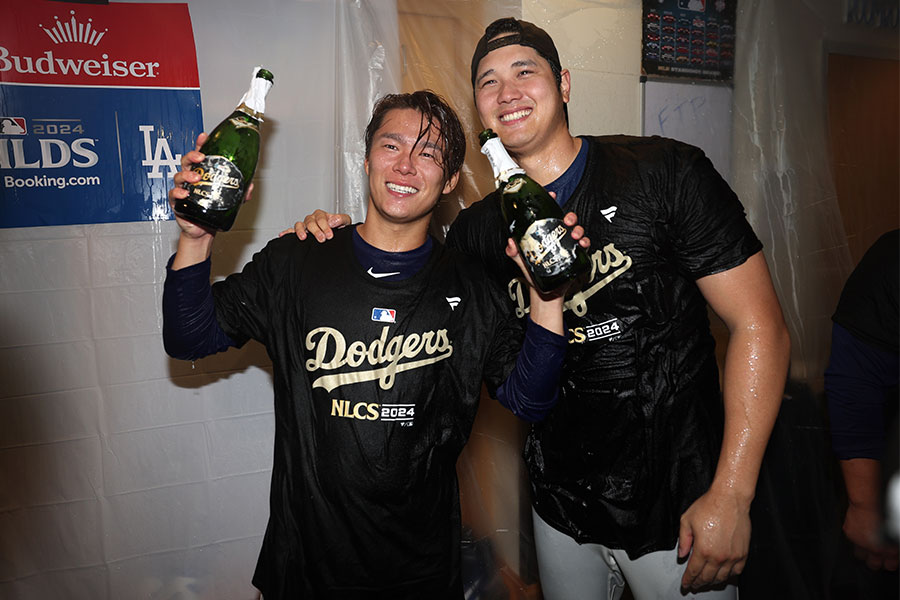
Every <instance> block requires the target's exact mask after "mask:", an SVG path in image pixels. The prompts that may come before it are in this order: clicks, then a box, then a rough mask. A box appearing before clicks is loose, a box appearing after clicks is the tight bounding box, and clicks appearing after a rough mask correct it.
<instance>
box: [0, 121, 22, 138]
mask: <svg viewBox="0 0 900 600" xmlns="http://www.w3.org/2000/svg"><path fill="white" fill-rule="evenodd" d="M27 133H28V126H27V125H26V124H25V117H0V135H25V134H27Z"/></svg>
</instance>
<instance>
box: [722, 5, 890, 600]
mask: <svg viewBox="0 0 900 600" xmlns="http://www.w3.org/2000/svg"><path fill="white" fill-rule="evenodd" d="M847 6H848V4H847V3H845V2H840V1H838V0H832V1H828V2H813V1H810V0H741V1H740V2H739V3H738V21H737V51H736V63H735V75H734V115H733V132H734V133H733V153H734V154H733V160H732V164H733V165H734V170H733V174H734V175H733V180H734V189H735V191H736V192H737V194H738V196H739V197H740V198H741V200H742V202H743V203H744V206H745V207H746V209H747V213H748V215H749V219H750V221H751V223H752V224H753V227H754V229H755V230H756V232H757V235H759V237H760V239H762V241H763V244H764V247H765V254H766V259H767V261H768V265H769V269H770V271H771V273H772V278H773V281H774V283H775V288H776V291H777V293H778V296H779V299H780V301H781V306H782V309H783V311H784V316H785V320H786V322H787V324H788V328H789V330H790V334H791V342H792V353H791V354H792V356H791V370H790V375H789V382H788V385H787V389H786V390H785V396H784V400H783V402H782V408H781V412H780V414H779V417H778V420H777V422H776V424H775V428H774V431H773V433H772V438H771V440H770V443H769V446H768V449H767V452H766V457H765V460H764V461H763V465H762V471H761V473H760V478H759V483H758V486H757V495H756V500H755V501H754V504H753V507H752V511H751V517H752V519H753V538H752V539H751V552H750V558H749V560H748V562H747V567H746V570H745V572H744V575H743V576H742V578H741V598H742V599H751V600H752V599H756V598H759V599H763V598H774V597H790V598H796V599H806V598H808V599H810V600H812V599H820V598H825V599H827V598H835V599H837V598H841V599H843V598H873V597H880V596H875V595H871V594H870V592H868V591H865V590H866V588H865V585H867V584H865V583H864V582H863V579H857V577H858V573H859V572H860V571H865V570H866V569H865V567H861V563H857V562H855V561H854V559H853V558H852V556H851V553H850V551H849V549H848V546H847V544H846V542H845V541H842V534H841V531H840V523H841V521H842V519H843V512H842V508H841V503H842V500H841V497H840V493H839V492H838V491H837V490H839V489H840V488H841V487H842V482H841V479H840V475H839V474H838V473H837V472H836V463H835V461H834V458H833V455H832V452H831V446H830V436H829V431H828V427H827V418H826V414H825V405H824V397H823V393H822V390H823V374H824V370H825V367H826V364H827V360H828V354H829V351H830V340H831V315H832V313H833V312H834V309H835V306H836V305H837V300H838V296H839V294H840V290H841V288H842V286H843V284H844V281H845V280H846V278H847V276H848V275H849V273H850V271H851V270H852V268H853V261H852V259H851V255H850V251H849V248H848V245H847V232H846V231H845V225H844V223H845V222H846V219H847V215H843V218H842V213H841V208H840V207H839V204H838V197H837V192H836V189H835V184H834V173H833V172H832V162H831V156H830V154H829V146H830V140H829V136H828V134H829V129H828V128H829V121H828V112H827V111H828V103H827V97H826V88H827V86H826V77H827V68H826V65H827V55H828V53H829V52H831V51H835V50H836V49H837V50H844V51H848V53H850V54H861V55H864V56H865V55H868V56H873V55H874V56H885V55H886V56H887V57H888V58H893V59H894V60H896V59H897V58H898V39H897V31H896V28H895V29H893V30H891V29H875V28H872V27H865V26H859V25H855V24H848V23H845V22H844V19H843V12H842V11H845V10H847ZM885 110H891V107H886V108H885ZM893 110H896V107H893ZM894 169H895V176H896V165H895V166H894ZM854 209H855V210H859V211H860V212H862V211H864V210H865V208H863V207H858V208H857V207H854ZM873 216H874V215H869V216H868V219H869V222H872V220H873ZM874 217H875V220H877V216H874ZM893 227H896V224H891V223H884V231H887V230H888V229H891V228H893ZM895 581H896V580H895ZM894 588H895V589H896V583H895V584H894ZM894 593H896V592H894Z"/></svg>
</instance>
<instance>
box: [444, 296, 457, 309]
mask: <svg viewBox="0 0 900 600" xmlns="http://www.w3.org/2000/svg"><path fill="white" fill-rule="evenodd" d="M459 300H460V298H459V296H450V297H448V298H447V304H449V305H450V310H456V307H457V306H459Z"/></svg>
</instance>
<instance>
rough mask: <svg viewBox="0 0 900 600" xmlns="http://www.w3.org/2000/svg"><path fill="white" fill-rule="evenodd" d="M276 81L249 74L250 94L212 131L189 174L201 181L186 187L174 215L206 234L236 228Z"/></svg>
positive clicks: (268, 75)
mask: <svg viewBox="0 0 900 600" xmlns="http://www.w3.org/2000/svg"><path fill="white" fill-rule="evenodd" d="M274 81H275V76H274V75H272V72H271V71H267V70H266V69H263V68H262V67H256V68H255V69H253V78H252V79H251V81H250V89H249V90H247V93H246V94H244V97H243V98H241V102H240V104H238V107H237V108H236V109H234V112H233V113H231V114H230V115H229V116H228V118H227V119H225V120H224V121H222V122H221V123H219V124H218V125H216V128H215V129H213V131H212V133H211V134H209V138H207V140H206V141H205V142H204V143H203V146H201V148H200V152H202V153H203V154H205V155H206V158H205V159H203V161H201V162H199V163H196V164H194V166H193V167H192V169H191V170H192V171H194V172H196V173H200V176H201V177H202V179H201V180H200V181H199V182H197V183H194V184H190V183H184V184H183V187H184V188H185V189H186V190H188V191H189V192H190V193H189V194H188V196H187V198H185V199H183V200H178V201H176V202H175V214H177V215H178V216H179V217H182V218H185V219H187V220H189V221H193V222H194V223H197V224H199V225H202V226H204V227H207V228H209V229H215V230H218V231H228V230H229V229H231V226H232V225H234V219H235V218H236V217H237V214H238V210H239V209H240V207H241V203H242V202H243V200H244V192H245V191H246V189H247V185H249V184H250V181H251V180H252V179H253V172H254V171H255V170H256V162H257V160H258V159H259V124H260V123H261V122H262V116H263V113H264V112H265V110H266V94H267V93H268V92H269V89H270V88H271V87H272V84H273V83H274Z"/></svg>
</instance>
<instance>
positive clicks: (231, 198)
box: [184, 156, 244, 210]
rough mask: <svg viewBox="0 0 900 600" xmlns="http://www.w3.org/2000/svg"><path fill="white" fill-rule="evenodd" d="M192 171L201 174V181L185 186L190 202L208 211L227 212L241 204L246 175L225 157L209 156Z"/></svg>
mask: <svg viewBox="0 0 900 600" xmlns="http://www.w3.org/2000/svg"><path fill="white" fill-rule="evenodd" d="M191 170H192V171H193V172H195V173H199V174H200V181H198V182H197V183H194V184H188V183H185V184H184V188H185V189H186V190H188V191H189V192H190V195H188V197H187V200H188V201H189V202H194V203H196V204H199V205H200V206H202V207H203V208H205V209H207V210H226V209H229V208H231V207H233V206H236V205H238V204H240V203H241V195H242V193H243V191H244V175H243V174H242V173H241V170H240V169H238V168H237V167H236V166H235V165H234V163H233V162H231V161H230V160H228V159H227V158H225V157H224V156H207V157H206V158H205V159H204V160H203V161H201V162H199V163H196V164H195V165H194V166H193V167H192V168H191Z"/></svg>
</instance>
